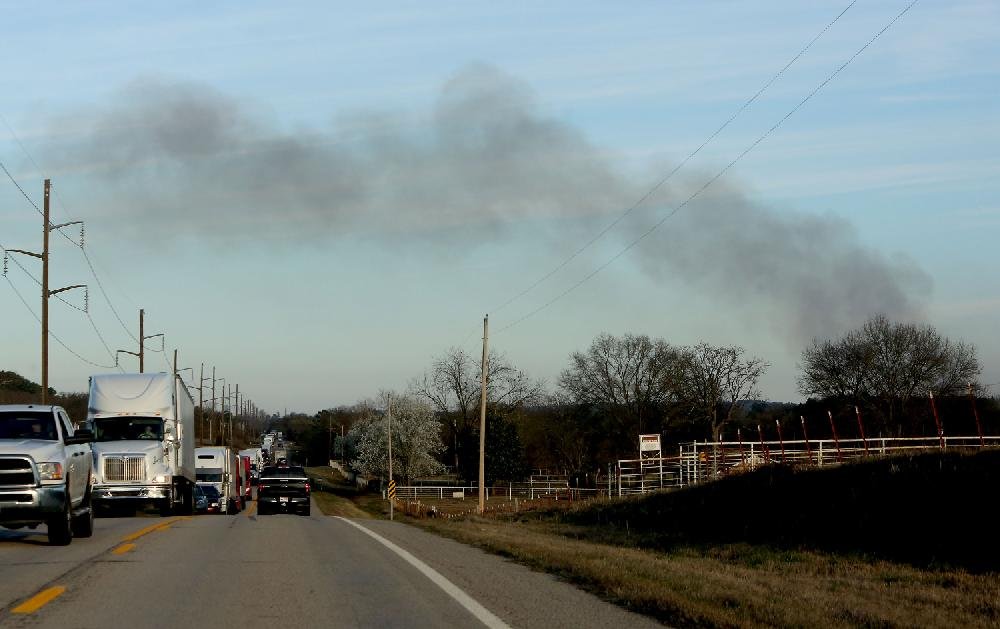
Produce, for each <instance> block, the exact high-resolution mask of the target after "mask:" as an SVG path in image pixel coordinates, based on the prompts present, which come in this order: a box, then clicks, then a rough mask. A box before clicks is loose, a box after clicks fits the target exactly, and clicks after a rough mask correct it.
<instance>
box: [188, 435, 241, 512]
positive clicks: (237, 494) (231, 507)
mask: <svg viewBox="0 0 1000 629" xmlns="http://www.w3.org/2000/svg"><path fill="white" fill-rule="evenodd" d="M195 457H196V458H195V466H196V467H197V480H198V484H199V485H212V486H213V487H215V488H216V490H218V492H219V510H220V511H221V512H222V513H238V512H239V510H240V505H241V504H242V502H243V501H242V495H241V491H240V490H241V487H240V463H241V462H242V461H241V459H240V456H239V454H237V453H236V452H235V451H233V449H232V448H228V447H226V446H205V447H201V448H198V449H197V450H196V451H195Z"/></svg>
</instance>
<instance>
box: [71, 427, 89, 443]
mask: <svg viewBox="0 0 1000 629" xmlns="http://www.w3.org/2000/svg"><path fill="white" fill-rule="evenodd" d="M65 441H66V445H77V444H81V443H94V433H93V431H90V430H87V429H86V428H81V429H80V430H77V431H76V432H75V433H73V435H72V436H70V437H66V439H65Z"/></svg>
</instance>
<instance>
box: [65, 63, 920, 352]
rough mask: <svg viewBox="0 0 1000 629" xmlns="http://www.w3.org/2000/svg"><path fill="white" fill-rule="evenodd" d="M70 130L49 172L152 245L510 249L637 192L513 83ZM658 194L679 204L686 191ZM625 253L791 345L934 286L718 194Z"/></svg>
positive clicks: (469, 81)
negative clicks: (399, 106) (56, 171)
mask: <svg viewBox="0 0 1000 629" xmlns="http://www.w3.org/2000/svg"><path fill="white" fill-rule="evenodd" d="M72 124H73V125H74V126H75V127H76V128H83V129H86V130H87V131H86V133H84V134H83V136H82V139H80V140H79V141H78V142H76V143H75V144H71V145H70V146H66V145H62V146H61V147H58V149H57V148H56V147H53V151H52V153H51V155H50V163H54V162H57V163H62V164H63V166H64V167H65V168H68V169H88V170H89V171H90V172H91V173H96V175H97V176H98V177H99V178H100V180H101V187H102V188H103V189H105V190H107V191H108V192H107V193H106V198H105V199H101V200H100V204H99V206H100V207H101V208H102V211H103V212H104V213H105V214H104V216H103V218H104V219H105V220H103V221H101V225H102V227H104V228H112V229H113V228H119V229H127V230H130V231H132V232H143V233H155V234H156V235H157V236H158V237H159V238H166V237H167V235H175V236H182V237H199V238H208V237H211V235H213V234H218V233H225V234H228V235H229V236H230V237H232V236H233V235H234V234H235V235H242V236H243V237H245V238H248V239H253V240H255V241H260V242H268V241H271V242H280V241H296V242H298V241H303V242H314V243H315V242H327V241H329V240H330V239H332V238H337V237H353V238H368V239H371V240H375V241H377V242H383V243H388V242H402V241H404V240H405V241H406V242H412V241H420V240H421V239H423V240H437V239H441V238H451V239H454V240H453V242H454V243H456V244H461V245H462V246H463V247H467V246H468V243H469V241H470V240H471V239H470V238H469V234H470V233H472V230H473V229H475V230H476V231H475V233H476V235H477V238H478V237H481V236H482V235H483V234H487V235H489V234H492V235H493V237H497V234H498V233H500V232H502V229H503V227H504V226H508V227H509V228H510V230H511V231H510V234H514V233H515V232H514V230H516V226H517V225H519V224H523V222H524V219H532V218H560V217H564V218H573V219H580V218H587V219H588V221H579V220H577V221H566V224H570V223H573V222H576V223H587V224H588V225H591V226H592V225H593V224H595V219H598V218H599V219H600V221H605V220H608V218H609V217H611V216H614V215H616V214H617V213H618V212H620V211H621V209H622V208H624V207H626V206H628V205H629V204H631V203H632V202H634V200H635V199H636V198H638V197H639V196H640V194H641V192H643V190H642V189H640V188H639V187H638V186H636V185H635V184H634V183H633V182H630V181H629V180H628V179H627V178H625V177H624V176H622V175H621V174H620V173H617V172H616V171H615V169H614V168H613V167H612V165H611V164H609V163H608V162H607V160H606V159H605V158H604V157H602V156H601V153H600V151H599V150H598V149H597V148H595V147H593V146H592V145H590V144H589V143H588V142H587V141H586V139H585V138H584V136H583V135H582V134H581V133H580V132H578V131H576V130H574V129H573V128H571V127H569V126H567V125H565V124H563V123H560V122H559V121H556V120H553V119H551V118H549V117H546V116H545V115H544V114H543V113H542V112H541V111H540V110H539V108H538V107H537V105H536V104H535V102H534V99H533V95H532V93H531V91H530V90H529V89H528V88H527V87H526V86H525V85H524V84H523V83H521V82H519V81H517V80H515V79H513V78H511V77H508V76H506V75H504V74H502V73H500V72H498V71H497V70H495V69H492V68H489V67H482V66H476V67H471V68H468V69H466V70H464V71H463V72H461V73H459V74H458V75H457V76H456V77H455V78H454V79H453V80H451V81H450V82H448V83H447V84H446V85H445V86H444V87H443V89H442V91H441V94H440V96H439V98H438V100H437V102H436V105H435V107H434V109H433V111H432V112H431V115H430V116H428V117H427V118H426V119H424V120H423V122H421V123H414V122H413V119H412V118H407V117H405V116H404V115H402V114H400V113H392V112H381V113H360V114H354V115H352V116H349V117H343V118H341V119H339V121H338V124H336V125H333V126H332V127H331V129H328V130H295V131H288V130H284V129H282V128H281V126H280V125H279V124H277V123H274V122H272V121H270V120H269V119H268V118H267V117H266V116H262V115H254V113H252V112H251V111H250V110H249V109H248V108H247V107H245V106H243V105H242V104H241V103H239V102H238V101H236V100H235V99H233V98H230V97H227V96H225V95H223V94H221V93H219V92H217V91H215V90H213V89H211V88H209V87H206V86H204V85H199V84H190V83H176V82H169V81H165V80H152V79H147V80H143V81H138V82H135V83H133V84H131V85H129V86H128V87H127V88H126V89H124V90H123V91H122V92H121V93H120V94H119V95H118V96H117V97H116V99H115V101H114V103H113V104H112V105H111V106H109V107H107V108H106V109H104V110H102V111H98V112H91V113H89V114H87V115H80V116H75V117H74V119H73V120H72ZM691 181H694V179H693V178H692V179H689V182H688V183H689V184H690V182H691ZM671 183H672V185H674V186H675V187H674V188H673V192H672V193H668V194H672V195H673V196H675V197H676V199H673V202H674V203H675V202H676V200H679V199H683V198H684V197H683V189H684V188H685V185H684V184H683V182H671ZM657 202H658V203H659V204H663V205H666V206H668V207H672V202H671V201H670V200H667V199H663V198H661V199H658V200H657ZM641 213H645V214H646V215H647V216H648V215H649V212H648V211H647V210H643V212H637V213H636V214H637V215H636V216H632V217H630V219H629V221H627V222H626V223H624V224H623V226H624V225H629V224H631V225H632V226H633V227H635V226H636V225H640V224H641V223H642V220H641V217H640V216H639V214H641ZM660 215H662V214H660ZM653 220H656V219H653ZM484 227H486V229H484ZM620 229H622V228H621V227H620ZM622 231H624V232H626V236H627V235H628V234H627V232H628V228H627V227H624V228H623V229H622ZM591 233H592V232H589V233H588V234H587V235H581V236H580V237H579V238H564V240H566V241H570V240H572V241H573V242H569V243H568V244H567V245H566V246H567V247H569V250H572V249H575V247H576V246H578V244H579V242H581V241H583V240H585V239H587V238H589V236H590V234H591ZM619 234H621V232H619ZM453 248H454V249H458V248H461V247H458V246H456V247H453ZM595 250H596V249H595ZM592 251H594V250H592ZM591 255H593V254H592V253H591ZM630 255H634V256H637V257H638V259H639V260H640V263H641V265H642V267H643V269H644V270H645V271H646V272H647V273H649V274H650V275H651V276H653V277H657V278H665V277H670V278H677V277H680V278H681V279H683V281H685V282H686V283H688V284H689V285H690V286H692V287H693V288H695V289H697V290H699V291H712V292H713V293H715V294H716V295H717V296H718V298H719V302H720V303H725V304H729V306H730V307H732V308H736V309H740V308H742V307H744V306H747V307H749V309H751V310H754V311H756V312H759V311H760V310H761V309H764V310H766V311H767V312H768V314H769V316H771V317H772V321H774V322H775V326H776V327H778V328H780V329H781V331H782V332H784V335H785V336H790V337H794V339H792V340H793V341H794V342H801V341H803V340H808V339H810V338H812V337H814V336H821V337H825V336H829V335H831V334H833V333H837V332H840V331H843V330H845V329H848V328H849V327H852V326H855V325H857V324H859V323H860V322H862V321H863V320H864V319H865V318H866V317H867V316H869V315H870V314H871V313H874V312H882V313H885V314H886V315H888V316H890V317H896V318H910V317H913V316H916V315H918V314H919V310H920V298H921V295H922V294H923V293H924V292H925V291H926V290H927V289H928V288H929V285H930V280H929V278H928V277H927V275H926V274H925V273H924V272H922V271H921V270H920V269H918V268H917V267H916V266H915V265H914V264H913V263H911V262H908V261H905V260H896V259H891V258H890V257H888V256H887V255H884V254H883V253H881V252H878V251H875V250H873V249H872V248H870V247H868V246H866V245H864V244H863V242H862V241H861V239H860V238H859V235H858V234H857V233H856V231H855V230H854V228H853V227H852V226H851V225H850V224H849V223H847V222H846V221H844V220H842V219H839V218H836V217H834V216H809V215H796V214H793V213H789V212H778V211H775V210H771V209H768V208H764V207H761V206H759V205H757V204H755V203H753V202H751V201H749V200H747V199H746V198H745V197H744V196H743V195H742V194H741V193H740V192H739V191H738V190H735V189H733V188H727V187H724V186H723V185H722V184H716V185H715V186H713V187H712V188H711V189H710V193H708V194H706V195H704V196H703V197H701V198H699V200H698V201H696V202H695V203H692V204H691V205H690V206H688V207H686V208H684V209H683V210H682V211H681V212H680V213H679V214H677V216H675V217H674V218H673V219H671V220H670V221H668V222H667V223H666V224H665V225H664V226H663V227H662V228H661V229H660V230H659V231H658V232H656V233H655V234H654V236H653V237H652V238H648V239H647V240H645V241H643V243H642V244H641V245H640V246H639V247H637V248H636V249H635V250H634V251H633V252H632V253H631V254H630ZM538 290H545V287H544V286H543V287H542V288H540V289H538Z"/></svg>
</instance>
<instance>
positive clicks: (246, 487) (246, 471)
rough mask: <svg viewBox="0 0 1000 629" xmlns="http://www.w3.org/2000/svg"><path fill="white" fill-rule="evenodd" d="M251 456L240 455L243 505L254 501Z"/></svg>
mask: <svg viewBox="0 0 1000 629" xmlns="http://www.w3.org/2000/svg"><path fill="white" fill-rule="evenodd" d="M251 476H252V473H251V469H250V457H248V456H241V457H240V493H241V494H242V495H243V507H244V508H246V505H248V504H250V503H251V502H253V486H252V484H251V482H250V481H251Z"/></svg>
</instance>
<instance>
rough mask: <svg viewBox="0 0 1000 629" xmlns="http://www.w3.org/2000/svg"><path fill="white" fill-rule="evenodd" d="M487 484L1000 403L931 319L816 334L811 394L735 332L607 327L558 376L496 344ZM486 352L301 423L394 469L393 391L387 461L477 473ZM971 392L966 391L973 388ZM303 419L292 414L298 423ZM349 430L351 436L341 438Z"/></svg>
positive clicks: (370, 467)
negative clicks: (514, 358)
mask: <svg viewBox="0 0 1000 629" xmlns="http://www.w3.org/2000/svg"><path fill="white" fill-rule="evenodd" d="M487 362H488V375H489V377H488V380H487V391H486V399H487V430H486V476H487V483H490V484H492V483H495V482H497V481H519V480H523V479H524V478H525V477H526V476H527V475H528V474H530V473H531V471H532V470H540V469H547V470H550V471H553V472H558V473H564V474H568V475H570V476H572V477H573V478H574V479H575V481H576V482H577V483H578V484H580V485H586V484H593V483H595V482H596V481H597V480H598V479H599V478H600V476H601V475H602V474H606V473H607V466H608V464H609V463H612V462H614V461H615V460H617V459H623V458H636V456H637V450H638V435H639V434H649V433H655V434H660V435H662V440H663V443H664V444H665V445H664V449H665V451H666V452H672V451H673V450H672V448H675V447H676V445H677V444H679V443H683V442H686V441H692V440H715V439H720V438H721V439H724V440H735V439H736V431H737V430H741V431H743V432H742V433H741V434H742V435H745V436H744V438H747V439H749V440H753V439H756V437H757V435H758V426H761V427H762V428H761V430H766V431H771V432H768V434H769V435H771V436H769V437H767V438H768V439H774V438H776V435H773V434H772V433H773V430H774V427H775V422H778V423H780V424H781V425H782V426H783V427H784V429H785V438H788V439H794V438H801V434H800V426H801V422H800V418H805V419H809V420H810V421H813V422H814V425H811V426H810V427H809V436H810V438H828V437H829V436H830V432H831V430H830V422H828V421H827V419H828V413H829V417H830V421H832V422H835V423H837V424H839V425H841V426H842V427H843V432H844V434H842V435H841V436H842V437H849V436H850V437H853V436H856V435H855V434H853V432H852V431H853V430H854V428H853V427H855V426H856V425H857V421H856V420H857V416H859V415H860V416H863V417H864V422H865V425H866V428H865V429H866V431H867V433H868V436H872V437H877V436H931V435H933V434H935V433H934V432H933V431H934V421H933V417H932V415H931V409H930V407H929V404H928V398H927V396H928V394H929V393H930V392H933V393H934V395H935V397H936V398H937V400H938V404H939V411H940V412H941V413H942V414H944V415H946V416H947V417H948V421H949V426H950V427H951V430H952V432H951V434H957V433H956V432H954V431H959V432H963V433H964V434H975V430H976V429H975V427H974V425H973V424H972V423H971V418H972V416H973V415H972V411H971V407H970V403H971V404H975V403H976V402H977V401H978V403H979V407H978V408H977V411H978V412H979V413H980V414H981V416H982V421H983V422H984V423H986V424H987V426H988V427H989V426H996V425H997V419H998V418H1000V410H998V408H997V404H996V401H995V400H994V399H993V398H991V397H987V396H985V395H984V393H985V391H984V390H982V389H981V387H980V386H979V385H978V384H977V378H978V376H979V373H980V371H981V367H980V364H979V360H978V358H977V356H976V351H975V348H974V347H973V346H971V345H968V344H965V343H961V342H954V341H951V340H949V339H947V338H945V337H943V336H942V335H941V334H940V333H938V332H937V331H936V330H935V329H934V328H933V327H931V326H929V325H922V324H914V323H904V322H894V321H890V320H889V319H887V318H886V317H884V316H874V317H872V318H871V319H869V320H868V321H867V322H866V323H865V324H864V325H862V326H861V327H859V328H858V329H856V330H852V331H850V332H848V333H847V334H845V335H844V336H842V337H840V338H835V339H823V340H819V339H817V340H814V341H813V342H812V343H811V344H810V345H809V346H808V347H806V348H805V349H803V351H802V354H801V364H800V374H799V377H798V381H797V385H798V389H799V391H800V392H801V393H802V394H803V395H804V396H807V398H808V399H807V400H806V401H805V402H803V403H798V404H790V403H773V402H767V401H764V400H762V399H761V394H760V391H759V388H758V383H759V381H760V379H761V377H762V376H763V375H764V374H765V373H766V371H767V369H768V367H769V366H770V365H769V363H767V362H766V361H765V360H764V359H762V358H760V357H757V356H751V355H748V354H747V352H746V351H745V350H744V348H742V347H739V346H715V345H712V344H709V343H705V342H702V343H698V344H696V345H693V346H677V345H673V344H671V343H669V342H668V341H666V340H665V339H662V338H653V337H650V336H648V335H644V334H624V335H621V336H614V335H611V334H600V335H599V336H597V337H596V338H595V339H594V340H593V341H592V342H591V344H590V346H589V347H587V348H586V349H584V350H581V351H576V352H573V353H572V354H571V355H570V356H569V359H568V364H567V366H566V367H565V368H564V369H563V371H562V372H561V373H560V375H559V376H558V378H557V380H556V382H555V383H554V384H555V386H554V387H553V388H552V389H551V390H550V389H549V387H548V386H547V383H545V382H543V381H541V380H538V379H535V378H532V377H531V376H530V375H528V374H527V373H525V372H524V371H523V370H521V369H519V368H518V367H517V366H516V365H514V364H513V363H512V362H511V361H510V360H509V359H508V358H507V357H506V356H504V355H503V354H502V353H499V352H496V351H491V352H490V353H489V356H488V358H487ZM480 378H481V365H480V357H479V356H474V355H470V354H468V353H467V352H465V351H464V350H462V349H460V348H451V349H448V350H446V351H444V352H443V353H442V354H441V355H439V356H437V357H435V358H434V360H433V361H432V363H431V365H430V366H429V367H428V369H427V370H426V371H425V372H424V373H422V374H421V375H419V376H418V377H416V378H414V379H413V380H412V381H411V382H410V384H409V386H408V387H407V389H406V390H405V391H401V392H394V391H382V392H380V393H379V395H378V396H376V397H375V398H373V399H368V400H363V401H360V402H358V403H357V404H355V405H352V406H344V407H338V408H332V409H327V410H324V411H321V412H320V413H319V414H317V415H316V416H314V417H304V416H303V417H301V418H300V422H301V425H300V426H299V428H298V431H299V432H300V435H301V437H302V439H300V440H299V441H300V442H302V443H304V444H305V447H306V448H307V449H308V453H309V455H310V457H311V458H313V460H316V461H319V460H324V459H325V458H326V457H330V458H336V459H343V460H345V461H346V462H348V463H350V464H352V465H353V466H355V468H356V469H359V470H360V471H362V472H365V473H368V474H371V475H373V476H379V477H385V476H386V474H387V468H388V459H387V453H386V447H385V444H386V437H387V431H388V423H389V418H388V415H389V413H388V410H389V400H390V398H391V400H392V413H391V414H392V425H393V429H392V430H393V466H394V473H395V475H396V476H397V477H398V478H400V479H402V480H403V482H411V481H412V480H413V479H414V478H418V477H423V476H428V475H433V474H441V473H443V472H445V471H447V472H448V473H450V474H453V475H454V478H455V480H456V481H470V480H474V479H475V478H476V477H477V475H478V455H479V405H480ZM970 390H971V397H970V396H969V391H970ZM292 430H293V431H295V428H294V427H292ZM341 431H343V437H341Z"/></svg>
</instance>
